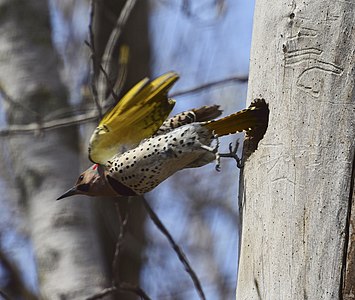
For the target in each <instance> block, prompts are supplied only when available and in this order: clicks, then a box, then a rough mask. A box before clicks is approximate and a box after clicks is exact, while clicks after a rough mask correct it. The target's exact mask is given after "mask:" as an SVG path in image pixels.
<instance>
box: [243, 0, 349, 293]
mask: <svg viewBox="0 0 355 300" xmlns="http://www.w3.org/2000/svg"><path fill="white" fill-rule="evenodd" d="M354 22H355V7H354V2H351V1H336V2H333V1H329V0H328V1H320V0H316V1H307V2H304V1H299V0H294V1H281V0H277V1H272V2H270V1H265V0H258V1H257V2H256V7H255V15H254V32H253V43H252V54H251V65H250V80H249V91H248V99H250V100H251V99H254V98H260V97H263V98H265V99H266V101H267V102H268V103H269V109H270V118H269V125H268V128H267V131H266V134H265V136H264V138H263V139H262V140H261V141H260V142H259V145H258V149H257V150H256V151H255V152H254V153H252V154H251V155H250V157H249V158H248V160H247V161H246V163H245V168H244V171H243V175H242V177H241V185H240V188H241V192H240V205H241V208H242V211H241V212H242V214H243V220H242V235H241V246H240V247H241V252H240V253H241V254H240V261H239V275H238V284H237V299H337V298H338V299H353V298H354V290H353V289H354V286H355V282H354V277H355V275H354V256H353V255H350V253H353V250H351V249H354V247H355V245H354V234H353V232H352V238H351V231H350V226H351V224H352V225H353V224H354V221H355V220H354V218H355V217H354V206H353V202H354V198H353V194H352V193H353V180H352V177H353V175H352V168H353V165H354V140H355V124H354V120H355V114H354V111H355V93H354V79H355V58H354V53H355V31H354ZM247 147H248V145H247ZM351 251H352V252H351ZM347 252H348V253H347ZM347 287H348V289H347ZM351 289H352V291H353V292H352V294H351V292H350V291H351ZM351 295H352V296H351Z"/></svg>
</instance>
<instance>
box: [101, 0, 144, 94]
mask: <svg viewBox="0 0 355 300" xmlns="http://www.w3.org/2000/svg"><path fill="white" fill-rule="evenodd" d="M136 2H137V1H136V0H127V1H126V3H125V6H124V7H123V9H122V11H121V14H120V16H119V17H118V19H117V22H116V25H115V27H114V29H113V31H112V33H111V35H110V38H109V40H108V42H107V46H106V49H105V52H104V54H103V56H102V67H103V69H104V70H105V71H106V73H107V74H108V75H109V76H110V74H111V59H112V54H113V50H114V48H115V46H116V44H117V41H118V39H119V37H120V36H121V33H122V29H123V27H124V26H125V24H126V23H127V20H128V17H129V15H130V14H131V12H132V9H133V7H134V5H135V4H136ZM104 79H105V78H104V77H103V76H102V75H99V81H98V90H99V97H100V99H105V94H106V89H107V86H106V84H105V80H104Z"/></svg>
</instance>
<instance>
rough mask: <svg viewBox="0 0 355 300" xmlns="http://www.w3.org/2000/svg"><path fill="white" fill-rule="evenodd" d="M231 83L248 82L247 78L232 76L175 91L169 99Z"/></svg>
mask: <svg viewBox="0 0 355 300" xmlns="http://www.w3.org/2000/svg"><path fill="white" fill-rule="evenodd" d="M233 82H240V83H243V82H248V76H234V77H229V78H225V79H222V80H217V81H213V82H208V83H206V84H202V85H199V86H196V87H194V88H192V89H187V90H182V91H177V92H175V93H173V94H171V97H178V96H183V95H187V94H194V93H198V92H201V91H203V90H206V89H210V88H214V87H216V86H218V85H224V84H228V83H233Z"/></svg>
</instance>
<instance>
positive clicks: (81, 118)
mask: <svg viewBox="0 0 355 300" xmlns="http://www.w3.org/2000/svg"><path fill="white" fill-rule="evenodd" d="M97 118H98V113H97V112H90V113H88V114H82V115H78V116H73V117H69V118H62V119H57V120H53V121H48V122H43V123H42V124H38V123H30V124H26V125H11V126H9V127H7V128H4V129H0V137H1V136H9V135H14V134H29V133H31V134H33V133H36V132H41V131H43V130H52V129H57V128H60V127H67V126H73V125H78V124H83V123H87V122H90V121H93V120H97Z"/></svg>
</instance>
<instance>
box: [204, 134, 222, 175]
mask: <svg viewBox="0 0 355 300" xmlns="http://www.w3.org/2000/svg"><path fill="white" fill-rule="evenodd" d="M212 134H213V138H214V139H215V140H216V145H215V146H214V147H211V146H207V145H201V148H202V149H205V150H207V151H209V152H212V153H213V154H214V155H215V157H216V158H215V161H216V171H217V172H219V171H221V157H220V155H219V152H218V148H219V139H218V134H215V133H214V132H213V133H212Z"/></svg>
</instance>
